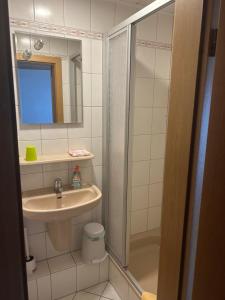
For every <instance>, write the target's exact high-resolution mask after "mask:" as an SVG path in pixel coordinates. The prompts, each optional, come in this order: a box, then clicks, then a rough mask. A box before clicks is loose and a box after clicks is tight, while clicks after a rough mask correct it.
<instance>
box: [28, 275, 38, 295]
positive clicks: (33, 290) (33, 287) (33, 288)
mask: <svg viewBox="0 0 225 300" xmlns="http://www.w3.org/2000/svg"><path fill="white" fill-rule="evenodd" d="M27 287H28V296H29V300H38V294H37V282H36V280H31V281H28V283H27Z"/></svg>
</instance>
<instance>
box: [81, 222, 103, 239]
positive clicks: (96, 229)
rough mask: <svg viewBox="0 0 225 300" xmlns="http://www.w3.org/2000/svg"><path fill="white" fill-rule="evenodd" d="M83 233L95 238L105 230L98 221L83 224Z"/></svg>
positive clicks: (100, 235)
mask: <svg viewBox="0 0 225 300" xmlns="http://www.w3.org/2000/svg"><path fill="white" fill-rule="evenodd" d="M84 233H85V234H86V235H87V236H88V237H90V238H97V237H102V236H104V234H105V230H104V227H103V226H102V225H101V224H99V223H88V224H86V225H85V226H84Z"/></svg>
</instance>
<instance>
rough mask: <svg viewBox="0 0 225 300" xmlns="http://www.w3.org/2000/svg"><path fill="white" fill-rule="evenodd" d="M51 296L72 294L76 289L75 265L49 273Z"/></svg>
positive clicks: (54, 297) (56, 297) (55, 297)
mask: <svg viewBox="0 0 225 300" xmlns="http://www.w3.org/2000/svg"><path fill="white" fill-rule="evenodd" d="M51 281H52V298H53V299H58V298H60V297H63V296H66V295H69V294H72V293H74V292H75V291H76V269H75V267H73V268H70V269H67V270H64V271H61V272H56V273H54V274H51Z"/></svg>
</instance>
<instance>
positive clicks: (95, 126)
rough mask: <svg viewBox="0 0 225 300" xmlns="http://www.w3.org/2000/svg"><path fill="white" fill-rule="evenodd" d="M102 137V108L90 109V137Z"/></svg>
mask: <svg viewBox="0 0 225 300" xmlns="http://www.w3.org/2000/svg"><path fill="white" fill-rule="evenodd" d="M100 136H102V108H101V107H92V137H100Z"/></svg>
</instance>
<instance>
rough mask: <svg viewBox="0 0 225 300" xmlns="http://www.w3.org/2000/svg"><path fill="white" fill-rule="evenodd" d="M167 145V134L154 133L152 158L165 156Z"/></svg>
mask: <svg viewBox="0 0 225 300" xmlns="http://www.w3.org/2000/svg"><path fill="white" fill-rule="evenodd" d="M165 147H166V134H154V135H152V142H151V159H157V158H164V156H165Z"/></svg>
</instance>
